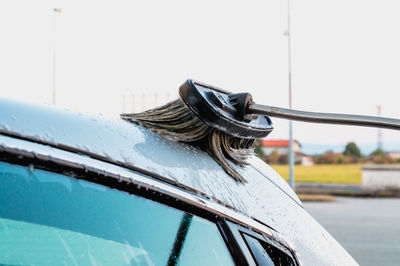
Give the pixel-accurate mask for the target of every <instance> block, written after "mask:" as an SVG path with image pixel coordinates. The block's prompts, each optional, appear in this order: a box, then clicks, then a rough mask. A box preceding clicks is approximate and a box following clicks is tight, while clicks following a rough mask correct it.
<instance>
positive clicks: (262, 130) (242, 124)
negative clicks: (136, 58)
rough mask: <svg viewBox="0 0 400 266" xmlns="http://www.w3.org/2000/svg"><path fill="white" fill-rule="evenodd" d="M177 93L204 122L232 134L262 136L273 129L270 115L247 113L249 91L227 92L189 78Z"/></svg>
mask: <svg viewBox="0 0 400 266" xmlns="http://www.w3.org/2000/svg"><path fill="white" fill-rule="evenodd" d="M179 95H180V96H181V99H182V101H183V102H184V103H185V104H186V106H187V107H188V108H189V109H190V110H191V111H192V112H193V113H194V114H195V115H196V116H197V117H199V119H200V120H202V121H203V122H204V123H205V124H207V125H208V126H210V127H212V128H215V129H218V130H220V131H222V132H225V133H227V134H229V135H231V136H235V137H240V138H245V139H256V138H264V137H266V136H267V135H268V134H269V133H270V132H271V131H272V129H273V126H272V122H271V119H270V118H269V117H267V116H264V115H254V114H252V115H248V114H246V108H247V106H248V104H249V103H251V102H252V97H251V95H250V94H249V93H238V94H234V93H229V92H228V91H225V90H222V89H219V88H216V87H213V86H210V85H206V84H204V83H200V82H197V81H193V80H190V79H189V80H187V81H186V82H185V83H183V84H182V85H181V86H180V88H179Z"/></svg>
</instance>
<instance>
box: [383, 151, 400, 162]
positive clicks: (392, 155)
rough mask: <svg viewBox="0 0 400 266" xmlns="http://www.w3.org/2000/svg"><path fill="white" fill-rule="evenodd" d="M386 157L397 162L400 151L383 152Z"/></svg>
mask: <svg viewBox="0 0 400 266" xmlns="http://www.w3.org/2000/svg"><path fill="white" fill-rule="evenodd" d="M385 153H386V156H388V157H389V158H391V159H393V160H395V161H397V160H398V159H400V151H388V152H385Z"/></svg>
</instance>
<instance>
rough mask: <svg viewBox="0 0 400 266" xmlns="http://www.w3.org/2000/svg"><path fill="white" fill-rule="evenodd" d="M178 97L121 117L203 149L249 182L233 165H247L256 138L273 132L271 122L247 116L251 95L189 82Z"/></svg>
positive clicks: (228, 169)
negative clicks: (143, 110) (246, 108)
mask: <svg viewBox="0 0 400 266" xmlns="http://www.w3.org/2000/svg"><path fill="white" fill-rule="evenodd" d="M179 95H180V97H181V99H177V100H175V101H172V102H170V103H167V104H165V105H163V106H160V107H157V108H154V109H151V110H148V111H145V112H142V113H135V114H122V115H121V117H122V118H123V119H126V120H128V121H131V122H133V123H136V124H139V125H141V126H143V127H146V128H149V129H150V130H152V131H154V132H157V133H159V134H161V135H163V136H165V137H167V138H169V139H172V140H174V141H181V142H186V143H193V144H195V145H197V146H199V147H201V148H203V149H204V150H205V151H207V152H208V153H209V154H210V155H211V156H212V157H213V158H214V160H215V161H216V162H217V163H218V164H220V165H221V166H222V168H223V169H224V170H225V171H226V172H227V173H228V174H229V175H230V176H232V177H233V178H234V179H235V180H236V181H238V182H246V180H245V179H244V178H243V177H242V176H241V175H240V173H239V172H238V171H237V170H236V169H235V167H233V166H232V163H234V164H237V165H239V166H244V165H246V159H247V158H248V157H249V156H251V155H253V153H254V141H255V139H256V138H263V137H266V136H267V135H268V133H270V132H271V131H272V124H271V120H270V119H269V118H268V117H265V116H263V115H246V114H245V110H244V108H245V107H246V106H247V105H248V104H249V103H250V102H252V97H251V95H250V94H248V93H240V94H231V93H228V92H226V91H223V90H222V89H219V88H216V87H213V86H210V85H206V84H203V83H199V82H195V81H192V80H188V81H186V82H185V83H184V84H183V85H182V86H181V87H180V88H179ZM229 161H231V162H229Z"/></svg>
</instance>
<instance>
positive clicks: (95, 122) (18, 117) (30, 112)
mask: <svg viewBox="0 0 400 266" xmlns="http://www.w3.org/2000/svg"><path fill="white" fill-rule="evenodd" d="M0 106H1V110H2V111H1V112H0V133H2V134H3V135H8V136H15V137H19V138H23V139H28V140H30V141H33V142H38V143H42V144H46V145H51V146H53V147H57V148H60V149H66V150H74V151H76V152H78V153H83V154H86V155H89V156H91V155H93V156H92V157H95V158H96V157H99V158H103V159H104V158H105V159H106V160H107V161H109V162H116V163H118V164H120V165H126V166H130V167H134V168H137V169H143V170H145V171H147V172H151V173H155V174H157V176H158V177H160V178H161V179H163V180H164V181H167V182H168V183H170V184H173V185H176V186H178V187H186V188H190V189H191V191H194V192H199V195H202V196H203V197H206V198H209V199H212V200H215V201H216V202H219V203H222V204H223V205H225V206H228V207H229V208H231V209H233V210H235V211H236V212H238V213H241V214H244V215H246V216H248V217H251V218H252V219H255V220H256V221H259V222H261V223H262V224H266V225H268V226H269V227H272V228H273V229H274V230H276V231H278V232H279V233H281V234H283V235H284V236H285V237H286V238H288V239H289V240H290V241H291V242H293V243H294V244H295V246H296V248H298V249H299V251H300V252H301V253H302V254H308V255H309V256H308V257H309V259H310V261H308V262H313V263H315V262H320V263H322V264H325V263H327V262H335V261H336V262H338V264H339V262H340V264H349V263H350V264H353V263H354V261H353V260H352V258H351V256H349V255H348V254H347V252H346V251H344V250H343V248H342V247H341V246H340V245H338V244H337V242H336V241H335V240H334V239H333V238H332V237H331V236H330V235H329V234H328V233H327V232H326V231H325V230H324V229H323V228H322V227H321V226H320V225H319V224H318V223H317V222H316V221H315V220H314V219H313V218H312V217H311V216H310V215H309V214H308V213H307V212H305V211H304V209H303V208H302V204H301V202H300V200H299V199H298V197H297V196H296V194H295V193H294V192H293V190H292V189H291V188H290V187H289V186H288V184H287V183H286V182H285V181H284V180H283V179H282V178H281V177H280V176H279V174H277V173H276V172H275V171H274V170H273V169H272V168H271V167H269V166H268V165H267V164H266V163H264V162H263V161H261V160H260V159H258V158H256V157H253V158H251V159H250V160H249V162H250V165H248V166H246V167H244V168H241V167H239V166H235V167H236V168H237V169H238V171H239V172H240V173H241V174H242V176H243V177H244V178H245V179H246V180H247V181H248V183H246V184H241V183H237V182H236V181H234V180H233V179H232V178H231V177H230V176H229V175H228V174H226V173H225V172H224V171H223V169H222V168H221V167H220V166H219V165H218V164H217V163H216V162H215V161H214V160H213V159H212V158H211V157H210V156H209V155H208V154H207V153H206V152H204V151H202V150H200V149H199V148H197V147H194V146H192V145H188V144H184V143H178V142H173V141H170V140H167V139H166V138H164V137H162V136H160V135H158V134H156V133H153V132H151V131H150V130H148V129H146V128H143V127H140V126H138V125H135V124H132V123H129V122H126V121H124V120H122V119H119V118H114V119H108V118H104V117H103V116H101V115H99V116H94V115H85V114H81V113H74V112H70V111H67V110H62V109H58V108H53V107H50V106H41V105H32V104H27V103H22V102H16V101H12V100H6V99H0ZM312 250H314V251H312ZM316 250H318V251H316ZM313 252H314V253H313ZM343 254H347V256H346V255H343ZM305 260H306V261H307V259H305Z"/></svg>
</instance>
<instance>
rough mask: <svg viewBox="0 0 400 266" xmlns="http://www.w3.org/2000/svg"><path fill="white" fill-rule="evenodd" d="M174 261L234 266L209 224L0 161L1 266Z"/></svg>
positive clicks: (135, 198)
mask: <svg viewBox="0 0 400 266" xmlns="http://www.w3.org/2000/svg"><path fill="white" fill-rule="evenodd" d="M185 221H186V225H185ZM187 221H189V222H187ZM182 225H183V228H182ZM180 229H181V230H180ZM176 250H177V251H176ZM173 256H177V258H175V259H174V260H173V261H175V262H174V263H176V264H180V263H181V264H182V265H183V264H187V263H186V262H189V261H191V263H190V264H191V265H196V264H198V265H218V264H223V265H230V264H233V262H232V258H231V257H230V254H229V251H228V249H227V247H226V245H225V243H224V241H223V239H222V237H221V235H220V233H219V231H218V229H217V226H216V225H215V224H214V223H212V222H210V221H208V220H205V219H203V218H200V217H196V216H192V215H191V214H187V213H184V212H182V211H180V210H177V209H174V208H171V207H168V206H165V205H162V204H159V203H157V202H154V201H151V200H148V199H144V198H140V197H138V196H135V195H131V194H128V193H125V192H121V191H118V190H115V189H110V188H107V187H105V186H102V185H98V184H94V183H90V182H87V181H83V180H77V179H74V178H70V177H66V176H63V175H60V174H55V173H51V172H47V171H43V170H36V169H34V168H33V167H23V166H17V165H12V164H8V163H4V162H0V265H35V264H40V265H63V264H67V265H74V264H75V265H76V264H79V265H166V264H167V263H168V261H170V260H171V257H173Z"/></svg>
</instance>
